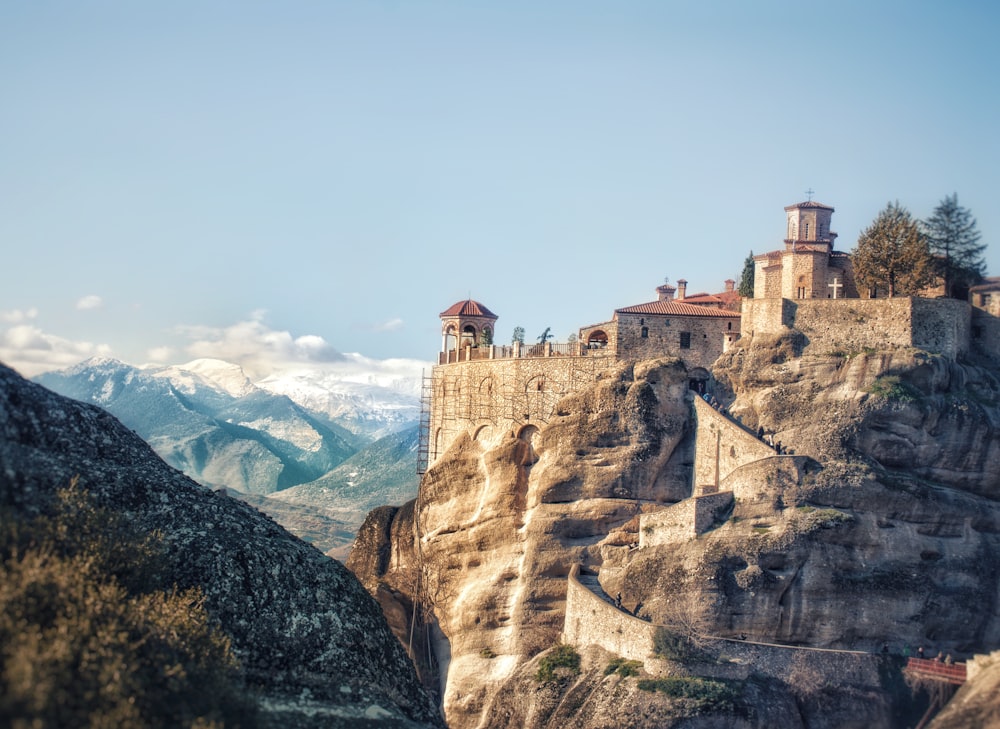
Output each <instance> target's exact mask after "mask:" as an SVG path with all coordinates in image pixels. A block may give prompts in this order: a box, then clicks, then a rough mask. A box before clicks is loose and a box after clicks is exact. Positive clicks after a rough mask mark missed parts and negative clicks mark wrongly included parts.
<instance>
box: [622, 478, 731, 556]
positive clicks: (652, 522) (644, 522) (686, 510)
mask: <svg viewBox="0 0 1000 729" xmlns="http://www.w3.org/2000/svg"><path fill="white" fill-rule="evenodd" d="M732 503H733V494H732V492H730V491H723V492H720V493H716V494H707V495H705V496H695V497H692V498H690V499H684V501H680V502H678V503H676V504H672V505H670V506H668V507H666V508H664V509H660V510H659V511H652V512H648V513H645V514H640V515H639V547H640V548H642V547H653V546H659V545H662V544H672V543H675V542H687V541H688V540H690V539H692V538H693V537H696V536H698V535H699V534H704V533H705V532H706V531H708V529H709V527H711V526H712V524H714V523H715V521H716V519H717V518H718V517H719V515H720V514H722V513H723V512H725V510H726V509H728V508H729V505H730V504H732Z"/></svg>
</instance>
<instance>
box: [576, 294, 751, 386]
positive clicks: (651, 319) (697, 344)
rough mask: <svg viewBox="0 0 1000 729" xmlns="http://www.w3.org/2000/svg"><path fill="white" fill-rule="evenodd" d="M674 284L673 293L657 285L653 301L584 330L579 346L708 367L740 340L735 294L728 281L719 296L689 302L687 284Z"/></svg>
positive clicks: (618, 312)
mask: <svg viewBox="0 0 1000 729" xmlns="http://www.w3.org/2000/svg"><path fill="white" fill-rule="evenodd" d="M677 283H678V288H677V289H675V288H674V287H673V286H669V285H666V284H664V285H661V286H658V287H657V288H656V294H657V299H656V300H655V301H650V302H647V303H644V304H636V305H634V306H626V307H623V308H620V309H616V310H615V312H614V316H613V317H612V319H611V321H606V322H601V323H600V324H592V325H590V326H586V327H582V328H581V329H580V334H579V339H580V342H582V343H583V344H584V346H587V347H590V348H593V349H602V348H606V349H607V350H608V351H610V352H612V353H614V354H615V356H617V357H618V358H619V359H627V360H635V361H638V360H643V359H652V358H655V357H663V356H672V357H677V358H679V359H681V360H683V361H684V364H685V365H687V367H688V369H694V368H699V367H700V368H708V367H709V366H711V364H712V363H713V362H715V360H717V359H718V358H719V356H720V355H721V354H722V353H723V352H725V351H726V350H728V349H729V347H730V346H731V345H732V344H733V343H734V342H735V341H736V340H737V339H739V337H740V313H739V309H738V307H739V295H738V294H736V293H735V291H734V290H733V282H732V281H726V290H725V291H724V292H722V293H721V294H698V295H696V296H693V297H691V298H687V297H686V289H687V282H686V281H684V280H683V279H681V280H680V281H678V282H677ZM675 291H679V297H678V298H677V299H674V292H675Z"/></svg>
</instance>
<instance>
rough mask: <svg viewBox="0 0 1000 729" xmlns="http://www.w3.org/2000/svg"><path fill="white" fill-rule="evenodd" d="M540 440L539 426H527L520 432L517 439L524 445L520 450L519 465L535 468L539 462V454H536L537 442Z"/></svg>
mask: <svg viewBox="0 0 1000 729" xmlns="http://www.w3.org/2000/svg"><path fill="white" fill-rule="evenodd" d="M537 438H538V426H537V425H525V426H524V427H523V428H521V430H520V431H518V434H517V439H518V440H519V441H521V442H522V443H524V447H523V448H519V449H518V454H519V459H518V460H519V461H520V463H519V464H518V465H521V466H533V465H534V464H535V463H536V462H537V461H538V454H537V453H536V452H535V441H536V439H537Z"/></svg>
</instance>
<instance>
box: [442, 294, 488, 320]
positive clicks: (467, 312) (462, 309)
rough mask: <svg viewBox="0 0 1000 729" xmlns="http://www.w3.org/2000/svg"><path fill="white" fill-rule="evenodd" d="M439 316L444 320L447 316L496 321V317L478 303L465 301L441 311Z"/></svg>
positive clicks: (470, 300) (469, 300)
mask: <svg viewBox="0 0 1000 729" xmlns="http://www.w3.org/2000/svg"><path fill="white" fill-rule="evenodd" d="M439 316H440V317H441V318H442V319H444V318H445V317H449V316H482V317H486V318H488V319H497V318H498V317H497V315H496V314H494V313H493V312H492V311H490V310H489V309H487V308H486V307H485V306H483V305H482V304H480V303H479V302H478V301H473V300H472V299H466V300H465V301H458V302H456V303H454V304H452V305H451V306H449V307H448V308H447V309H445V310H444V311H442V312H441V313H440V314H439Z"/></svg>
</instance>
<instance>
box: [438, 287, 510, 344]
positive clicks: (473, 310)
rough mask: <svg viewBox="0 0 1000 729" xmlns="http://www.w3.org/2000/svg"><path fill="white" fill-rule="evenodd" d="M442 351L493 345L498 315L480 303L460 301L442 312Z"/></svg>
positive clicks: (468, 300) (470, 300)
mask: <svg viewBox="0 0 1000 729" xmlns="http://www.w3.org/2000/svg"><path fill="white" fill-rule="evenodd" d="M440 317H441V351H442V352H452V351H456V350H457V351H464V350H465V348H466V347H472V348H476V347H478V346H479V345H480V344H492V343H493V333H494V331H496V321H497V318H498V317H497V315H496V314H494V313H493V312H492V311H490V310H489V309H487V308H486V307H485V306H483V305H482V304H480V303H479V302H478V301H473V300H472V299H466V300H465V301H459V302H456V303H454V304H452V305H451V306H449V307H448V308H447V309H445V310H444V311H442V312H441V314H440Z"/></svg>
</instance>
